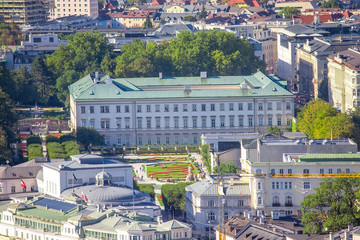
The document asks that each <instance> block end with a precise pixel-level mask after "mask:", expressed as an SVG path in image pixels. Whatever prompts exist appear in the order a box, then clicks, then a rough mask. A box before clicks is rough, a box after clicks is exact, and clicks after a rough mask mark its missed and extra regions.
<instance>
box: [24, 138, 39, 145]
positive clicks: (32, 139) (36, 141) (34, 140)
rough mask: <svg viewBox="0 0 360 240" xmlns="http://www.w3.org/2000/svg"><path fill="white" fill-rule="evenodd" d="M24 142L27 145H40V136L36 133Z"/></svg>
mask: <svg viewBox="0 0 360 240" xmlns="http://www.w3.org/2000/svg"><path fill="white" fill-rule="evenodd" d="M26 143H27V145H28V146H29V145H31V144H40V145H41V138H40V137H39V136H36V135H31V136H30V137H28V139H27V140H26Z"/></svg>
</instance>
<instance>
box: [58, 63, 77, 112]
mask: <svg viewBox="0 0 360 240" xmlns="http://www.w3.org/2000/svg"><path fill="white" fill-rule="evenodd" d="M79 78H80V74H79V73H78V72H76V71H75V70H69V71H66V72H65V73H64V74H63V75H61V76H60V77H59V78H58V79H56V89H57V97H58V99H59V101H60V102H61V103H63V104H64V105H65V106H68V105H69V89H68V87H69V85H71V84H72V83H74V82H76V81H77V80H79Z"/></svg>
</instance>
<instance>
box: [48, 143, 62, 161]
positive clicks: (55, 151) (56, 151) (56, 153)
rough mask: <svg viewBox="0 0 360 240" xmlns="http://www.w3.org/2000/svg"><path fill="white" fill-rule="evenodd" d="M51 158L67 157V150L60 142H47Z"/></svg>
mask: <svg viewBox="0 0 360 240" xmlns="http://www.w3.org/2000/svg"><path fill="white" fill-rule="evenodd" d="M46 148H47V151H48V154H49V158H51V159H52V158H65V157H66V152H65V150H64V149H63V147H62V146H61V144H60V143H58V142H50V143H48V144H46Z"/></svg>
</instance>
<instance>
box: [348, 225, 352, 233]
mask: <svg viewBox="0 0 360 240" xmlns="http://www.w3.org/2000/svg"><path fill="white" fill-rule="evenodd" d="M352 230H353V224H352V223H350V224H349V225H348V231H349V232H351V231H352Z"/></svg>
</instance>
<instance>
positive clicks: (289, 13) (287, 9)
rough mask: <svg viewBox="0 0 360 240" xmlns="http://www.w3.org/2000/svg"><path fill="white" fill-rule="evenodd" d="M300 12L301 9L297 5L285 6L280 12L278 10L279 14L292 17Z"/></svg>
mask: <svg viewBox="0 0 360 240" xmlns="http://www.w3.org/2000/svg"><path fill="white" fill-rule="evenodd" d="M299 14H300V10H299V9H297V8H295V7H284V8H283V9H282V10H281V11H280V12H278V15H279V16H283V15H284V16H285V18H292V17H293V16H297V15H299Z"/></svg>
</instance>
